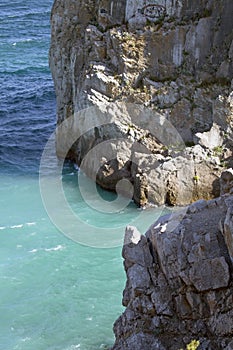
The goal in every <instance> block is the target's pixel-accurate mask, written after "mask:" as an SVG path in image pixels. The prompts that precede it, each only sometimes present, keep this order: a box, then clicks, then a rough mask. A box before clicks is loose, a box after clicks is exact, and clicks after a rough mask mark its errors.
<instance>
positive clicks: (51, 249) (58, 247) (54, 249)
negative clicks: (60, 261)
mask: <svg viewBox="0 0 233 350" xmlns="http://www.w3.org/2000/svg"><path fill="white" fill-rule="evenodd" d="M64 248H65V247H64V246H62V245H60V244H59V245H57V246H56V247H52V248H45V251H46V252H51V251H57V250H63V249H64Z"/></svg>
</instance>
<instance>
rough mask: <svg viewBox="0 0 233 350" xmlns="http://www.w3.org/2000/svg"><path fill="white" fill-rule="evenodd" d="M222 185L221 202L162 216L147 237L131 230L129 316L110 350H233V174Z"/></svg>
mask: <svg viewBox="0 0 233 350" xmlns="http://www.w3.org/2000/svg"><path fill="white" fill-rule="evenodd" d="M221 182H222V193H223V196H222V197H221V198H218V199H213V200H210V201H205V200H200V201H198V202H195V203H193V204H191V205H190V206H188V207H187V208H185V209H182V210H179V211H176V212H174V213H173V214H171V215H167V216H164V217H162V218H160V219H159V220H158V221H157V222H155V223H154V224H153V225H152V226H151V227H150V229H149V230H148V231H147V233H146V235H145V236H141V234H140V233H139V232H138V231H137V230H136V229H135V228H134V227H127V228H126V234H125V245H124V247H123V257H124V266H125V270H126V275H127V283H126V287H125V290H124V294H123V305H124V306H126V310H125V311H124V313H123V314H122V315H121V316H120V318H119V319H118V320H117V321H116V322H115V325H114V332H115V335H116V342H115V345H114V346H113V348H112V350H156V349H157V350H178V349H198V350H223V349H224V350H232V349H233V196H232V194H231V195H230V194H226V192H229V189H230V188H231V193H232V189H233V170H232V169H231V170H229V171H226V172H225V173H224V174H223V175H222V178H221ZM194 341H196V345H198V347H197V346H195V347H191V346H189V347H187V345H188V344H190V343H192V342H194ZM193 345H194V344H193Z"/></svg>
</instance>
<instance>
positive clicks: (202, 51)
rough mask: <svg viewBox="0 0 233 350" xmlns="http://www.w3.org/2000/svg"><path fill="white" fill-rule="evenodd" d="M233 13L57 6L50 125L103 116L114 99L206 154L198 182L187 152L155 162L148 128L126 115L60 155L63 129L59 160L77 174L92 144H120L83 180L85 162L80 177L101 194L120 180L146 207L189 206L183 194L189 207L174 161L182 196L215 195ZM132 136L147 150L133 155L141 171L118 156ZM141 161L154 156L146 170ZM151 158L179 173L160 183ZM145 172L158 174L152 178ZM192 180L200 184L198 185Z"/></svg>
mask: <svg viewBox="0 0 233 350" xmlns="http://www.w3.org/2000/svg"><path fill="white" fill-rule="evenodd" d="M232 12H233V3H232V1H231V0H220V1H214V0H208V1H207V0H202V1H201V0H200V1H195V2H193V1H188V0H180V1H173V0H157V1H155V0H152V1H147V0H138V1H136V0H134V1H132V0H117V1H114V0H112V1H105V0H99V1H94V0H86V1H83V0H78V1H74V0H56V1H55V2H54V6H53V10H52V15H51V25H52V40H51V50H50V67H51V71H52V75H53V79H54V84H55V90H56V95H57V115H58V124H59V125H62V123H63V122H64V120H66V119H67V118H69V117H71V116H73V115H77V118H78V119H79V113H80V112H79V111H80V110H83V109H84V108H87V107H90V106H94V107H95V108H102V107H101V106H103V105H108V104H111V103H115V102H116V101H123V102H124V103H132V104H139V105H142V106H145V107H146V108H147V109H151V110H153V111H155V113H157V112H159V113H160V114H161V113H162V115H163V116H164V117H165V118H166V119H167V121H169V122H171V124H172V125H173V126H174V127H175V129H176V130H177V132H178V133H179V134H180V136H181V137H182V139H183V141H184V143H185V144H186V145H189V146H191V145H194V144H197V145H201V147H202V148H203V152H204V153H205V155H204V154H203V155H204V158H203V162H202V163H203V165H202V166H200V169H203V171H202V172H203V173H204V174H205V176H202V174H201V176H200V175H199V174H198V172H199V170H198V171H197V170H196V169H195V168H196V167H198V165H196V164H194V163H195V161H194V162H193V158H194V157H195V153H196V150H192V149H191V150H190V149H189V150H188V151H187V152H186V153H189V154H192V155H191V156H190V157H188V158H187V154H186V153H183V154H180V157H183V159H178V157H177V154H176V155H175V158H176V159H172V160H171V161H170V160H169V159H167V158H166V157H165V154H164V152H163V151H164V149H162V152H161V153H162V157H160V158H159V157H158V156H157V158H156V157H154V154H158V143H157V142H154V139H153V137H151V135H153V134H154V132H155V130H151V129H149V130H148V127H147V126H146V125H144V126H143V125H141V124H140V125H138V124H137V123H136V124H133V123H132V120H129V118H128V116H126V115H124V114H121V117H120V118H115V119H114V118H110V119H111V123H110V124H109V126H106V125H105V126H103V125H97V126H93V125H92V129H91V130H90V131H89V132H88V133H85V135H83V134H82V133H81V135H82V137H80V138H79V139H77V140H76V142H74V144H73V145H72V146H71V147H70V149H69V152H68V153H67V152H66V154H65V155H64V151H63V150H64V148H65V147H64V145H65V144H66V141H67V139H69V132H68V131H67V130H65V131H64V132H63V133H62V137H58V138H57V153H58V156H61V157H64V156H65V157H68V158H71V159H73V160H74V161H75V162H76V163H77V164H78V165H79V166H81V165H82V162H83V160H84V157H85V155H86V154H87V152H89V150H91V149H93V148H95V147H96V145H97V144H99V143H101V142H103V141H106V139H108V140H112V139H116V138H124V139H125V140H126V141H125V142H123V144H122V146H119V147H118V150H119V153H118V156H116V157H115V158H114V159H106V157H105V163H104V162H103V161H102V162H99V171H97V172H96V171H95V172H93V173H92V174H90V169H86V165H85V164H83V170H84V171H86V172H87V173H89V175H90V176H91V177H92V178H94V179H95V180H96V181H97V182H98V183H99V184H100V185H101V186H102V187H104V188H107V189H111V190H114V189H115V187H116V184H117V182H118V181H119V180H121V179H122V178H127V179H129V180H130V181H131V183H132V184H133V185H134V199H135V201H136V202H137V203H138V204H140V205H144V204H146V203H147V202H150V201H152V202H153V203H156V204H163V203H164V202H167V203H170V204H187V203H189V202H190V196H189V200H187V195H184V196H181V195H178V194H177V189H178V188H179V187H180V186H179V185H180V183H182V182H181V181H180V180H179V179H180V178H181V177H182V176H183V174H182V173H181V171H180V170H179V167H180V166H179V164H180V160H181V163H183V162H184V164H185V170H184V172H185V173H186V175H187V178H188V179H189V181H188V180H185V181H184V183H186V185H185V184H183V187H185V188H186V189H184V192H185V191H186V192H187V191H188V186H189V188H190V185H191V188H192V189H193V188H194V193H195V194H194V196H193V197H192V196H191V197H192V198H191V200H195V199H198V198H202V197H204V198H206V199H208V198H212V197H213V196H216V195H218V193H219V191H218V190H217V187H218V185H217V183H216V180H217V178H218V175H219V171H220V169H219V165H225V163H229V162H231V161H232V145H233V134H232V126H233V117H232V115H233V114H232V109H233V94H232V93H231V85H232V84H233V83H232V78H233V64H232V57H233V31H232V28H233V25H232V18H231V13H232ZM97 115H98V113H97ZM93 118H94V119H95V118H96V115H95V116H94V117H93ZM142 118H144V117H142ZM158 118H159V117H158ZM131 123H132V124H131ZM77 127H78V128H80V129H81V128H82V123H81V122H77ZM203 133H204V135H202V134H203ZM139 138H143V143H144V146H145V149H144V151H142V150H140V152H138V151H137V153H138V154H135V157H138V158H140V159H141V160H142V161H141V164H143V171H142V169H141V168H140V167H139V168H135V166H133V165H132V164H131V160H130V161H129V159H127V157H123V159H122V157H121V156H119V155H120V154H123V153H124V152H125V149H126V147H125V144H127V143H128V141H129V139H130V140H131V141H132V140H134V141H135V142H138V139H139ZM157 141H158V140H157ZM159 141H161V140H159ZM160 143H162V144H163V142H160ZM169 146H170V145H169ZM172 146H174V145H172ZM110 147H113V148H114V146H110ZM166 147H167V145H166ZM168 148H169V147H168ZM215 149H218V152H217V155H216V154H214V150H215ZM211 152H212V153H211ZM95 153H96V152H95V151H93V157H94V156H95ZM200 153H201V152H199V154H200ZM148 154H149V155H152V156H153V157H152V158H153V162H152V163H151V162H150V161H151V159H149V157H148ZM133 156H134V155H133ZM216 156H217V159H216ZM131 157H132V152H131ZM155 158H156V159H155ZM158 158H159V162H160V163H162V164H163V163H164V162H166V164H165V165H162V166H163V167H166V168H167V169H168V168H169V167H171V168H172V169H174V168H177V172H174V171H169V176H165V177H164V179H163V180H161V178H160V170H159V167H157V166H156V165H153V167H152V166H151V164H157V163H158ZM172 158H173V156H172ZM101 159H104V155H103V157H101ZM169 161H170V163H169ZM156 162H157V163H156ZM167 162H168V163H167ZM220 163H221V164H220ZM89 168H90V167H89ZM151 168H153V169H155V168H156V170H155V174H154V175H153V174H151V171H152V170H151ZM195 172H196V173H197V174H195ZM207 174H210V176H209V179H208V180H207V177H208V176H207ZM204 177H205V178H206V179H205V180H204ZM194 178H195V179H197V178H198V179H199V181H198V186H196V182H195V181H193V179H194ZM148 179H150V181H149V180H148ZM151 179H153V181H151ZM194 185H195V186H194ZM157 188H161V194H158V195H150V193H151V192H152V191H151V189H153V191H154V193H156V191H157ZM206 194H208V195H206Z"/></svg>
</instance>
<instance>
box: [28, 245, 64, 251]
mask: <svg viewBox="0 0 233 350" xmlns="http://www.w3.org/2000/svg"><path fill="white" fill-rule="evenodd" d="M64 249H65V246H64V245H61V244H59V245H57V246H56V247H52V248H43V249H42V248H34V249H32V250H29V253H37V252H39V251H44V252H56V251H60V250H64Z"/></svg>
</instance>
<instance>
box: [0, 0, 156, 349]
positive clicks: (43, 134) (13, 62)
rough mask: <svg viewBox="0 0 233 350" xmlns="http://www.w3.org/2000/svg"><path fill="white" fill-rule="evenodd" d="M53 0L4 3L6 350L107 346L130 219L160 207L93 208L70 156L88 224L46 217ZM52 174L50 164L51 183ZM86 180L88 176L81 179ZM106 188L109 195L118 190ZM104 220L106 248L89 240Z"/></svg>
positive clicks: (1, 108)
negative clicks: (42, 183)
mask: <svg viewBox="0 0 233 350" xmlns="http://www.w3.org/2000/svg"><path fill="white" fill-rule="evenodd" d="M51 6H52V0H44V1H43V2H38V1H34V0H30V1H29V0H13V1H8V0H1V3H0V247H1V248H0V349H1V350H49V349H53V350H55V349H56V350H72V349H82V350H97V349H105V348H106V347H107V346H110V345H111V344H112V343H113V341H114V336H113V333H112V324H113V322H114V320H115V319H116V318H117V317H118V316H119V315H120V313H121V312H122V310H123V308H122V306H121V297H122V290H123V288H124V283H125V274H124V271H123V266H122V258H121V246H120V245H121V242H122V238H123V233H124V227H125V226H126V224H128V223H131V224H134V222H135V220H137V218H139V220H138V224H139V226H140V229H141V230H145V228H146V227H147V226H148V225H149V224H150V223H151V222H152V221H154V220H155V217H156V215H157V212H156V211H155V210H150V211H147V212H143V220H142V216H141V215H142V212H141V211H139V210H138V209H137V208H136V207H135V206H134V204H133V203H132V202H131V203H130V204H129V205H128V206H127V207H125V208H124V209H123V210H121V211H120V212H118V213H115V214H109V213H103V212H100V211H98V210H97V209H93V208H90V207H89V206H88V205H87V204H86V202H85V200H83V198H82V196H81V194H80V190H79V185H78V179H77V177H78V172H77V169H75V167H74V166H73V165H72V164H69V163H67V164H65V166H64V169H63V175H62V183H63V188H64V192H65V196H66V200H67V202H68V203H69V206H70V208H71V210H72V212H74V213H76V214H75V215H78V217H79V220H81V221H82V223H83V225H84V226H82V227H84V228H82V229H81V228H80V227H81V226H77V227H76V229H75V232H76V233H77V236H76V237H70V236H69V232H63V233H62V232H61V231H60V230H59V227H56V223H54V222H52V221H51V220H50V217H51V215H49V214H51V213H47V212H46V210H45V207H44V205H43V201H42V197H41V193H40V187H39V166H40V159H41V155H42V152H43V149H44V147H45V144H46V142H47V140H48V138H49V136H50V134H51V133H52V132H53V131H54V128H55V119H56V116H55V110H56V102H55V95H54V89H53V82H52V79H51V75H50V71H49V67H48V50H49V40H50V28H49V17H50V10H51ZM52 174H53V169H51V172H50V177H49V181H51V184H52V182H53V176H52ZM80 176H82V177H83V178H84V175H82V174H81V175H80ZM89 185H90V182H89V180H88V179H85V178H84V186H86V187H87V188H89V187H90V186H89ZM100 192H101V191H100ZM101 193H102V197H103V198H104V199H105V200H107V201H111V200H114V199H115V195H114V194H110V193H106V192H103V191H102V192H101ZM109 203H110V204H109V205H110V206H111V202H109ZM59 208H61V210H59ZM54 210H55V211H56V210H58V211H57V212H56V215H57V217H59V218H62V220H63V221H64V222H66V223H67V227H68V228H69V224H70V220H69V215H68V214H67V213H66V212H65V210H64V212H63V211H62V207H59V203H56V202H55V203H54ZM66 215H67V216H66ZM58 226H59V225H58ZM100 228H101V229H103V230H104V231H103V232H104V235H106V237H107V239H108V244H107V246H106V248H108V249H103V248H102V249H101V248H93V247H92V246H98V243H101V244H99V246H101V245H102V246H104V242H105V236H103V237H102V236H101V237H100V236H98V235H99V232H100ZM112 228H115V229H116V231H114V242H113V244H111V232H112ZM93 232H94V236H93ZM101 232H102V231H101ZM109 237H110V240H109ZM70 238H72V239H70ZM87 238H88V239H87ZM109 242H110V244H109ZM102 243H103V244H102Z"/></svg>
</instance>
